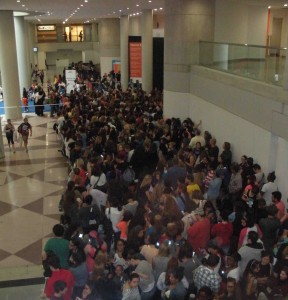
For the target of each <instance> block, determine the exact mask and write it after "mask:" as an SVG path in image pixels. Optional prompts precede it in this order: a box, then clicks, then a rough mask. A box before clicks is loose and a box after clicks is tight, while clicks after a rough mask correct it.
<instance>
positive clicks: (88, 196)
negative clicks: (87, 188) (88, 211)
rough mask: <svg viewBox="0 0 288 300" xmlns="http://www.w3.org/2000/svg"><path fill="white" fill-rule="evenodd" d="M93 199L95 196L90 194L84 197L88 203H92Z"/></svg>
mask: <svg viewBox="0 0 288 300" xmlns="http://www.w3.org/2000/svg"><path fill="white" fill-rule="evenodd" d="M92 201H93V197H92V196H91V195H90V194H89V195H87V196H86V197H85V198H84V203H86V204H87V205H91V203H92Z"/></svg>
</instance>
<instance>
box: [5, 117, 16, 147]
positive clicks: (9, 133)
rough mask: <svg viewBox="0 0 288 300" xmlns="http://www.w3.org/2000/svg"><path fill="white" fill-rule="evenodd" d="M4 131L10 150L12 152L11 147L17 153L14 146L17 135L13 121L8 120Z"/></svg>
mask: <svg viewBox="0 0 288 300" xmlns="http://www.w3.org/2000/svg"><path fill="white" fill-rule="evenodd" d="M4 131H5V134H6V138H7V141H8V146H9V150H10V151H11V145H12V150H13V153H15V152H16V150H15V146H14V133H15V127H14V125H13V124H12V122H11V119H7V124H6V125H5V126H4Z"/></svg>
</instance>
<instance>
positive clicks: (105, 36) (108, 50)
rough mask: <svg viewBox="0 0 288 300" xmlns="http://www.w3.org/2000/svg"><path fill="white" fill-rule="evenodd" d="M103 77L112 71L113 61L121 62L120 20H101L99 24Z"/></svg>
mask: <svg viewBox="0 0 288 300" xmlns="http://www.w3.org/2000/svg"><path fill="white" fill-rule="evenodd" d="M99 42H100V69H101V76H102V75H103V74H104V73H108V72H110V71H111V70H112V61H113V60H120V19H119V18H117V19H116V18H114V19H101V21H100V23H99Z"/></svg>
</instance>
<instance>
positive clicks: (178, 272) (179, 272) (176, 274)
mask: <svg viewBox="0 0 288 300" xmlns="http://www.w3.org/2000/svg"><path fill="white" fill-rule="evenodd" d="M170 274H172V275H173V276H174V277H175V278H176V279H178V281H179V282H180V281H181V280H182V279H183V277H184V268H183V267H177V268H176V269H174V270H171V272H170Z"/></svg>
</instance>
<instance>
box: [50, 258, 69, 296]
mask: <svg viewBox="0 0 288 300" xmlns="http://www.w3.org/2000/svg"><path fill="white" fill-rule="evenodd" d="M47 264H48V266H49V267H50V269H51V271H52V275H51V277H49V278H48V279H47V282H46V286H45V291H44V293H45V295H46V297H47V298H51V297H52V296H53V294H54V283H55V282H56V281H59V280H61V281H64V282H65V283H66V287H67V290H66V292H65V294H64V300H70V299H71V295H72V290H73V287H74V285H75V280H74V276H73V274H72V273H71V272H70V271H69V270H65V269H60V261H59V258H58V257H57V256H51V257H49V258H48V259H47Z"/></svg>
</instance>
